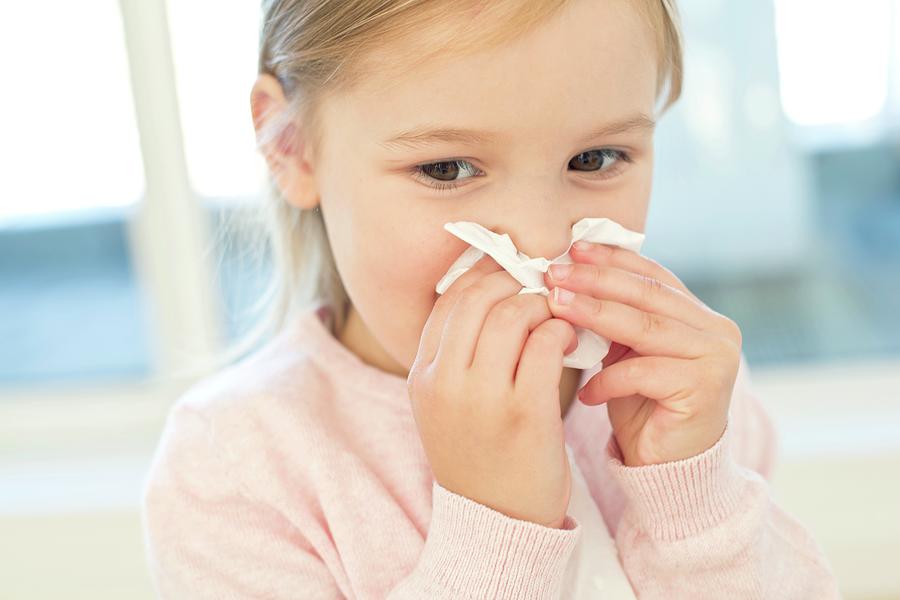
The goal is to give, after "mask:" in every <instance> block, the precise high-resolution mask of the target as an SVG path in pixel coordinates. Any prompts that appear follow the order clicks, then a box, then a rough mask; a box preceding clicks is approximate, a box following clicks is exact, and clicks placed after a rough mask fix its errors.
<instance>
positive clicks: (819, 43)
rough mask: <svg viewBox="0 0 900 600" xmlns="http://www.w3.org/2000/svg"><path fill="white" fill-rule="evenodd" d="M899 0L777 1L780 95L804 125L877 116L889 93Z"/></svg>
mask: <svg viewBox="0 0 900 600" xmlns="http://www.w3.org/2000/svg"><path fill="white" fill-rule="evenodd" d="M898 4H900V2H897V0H859V1H858V2H847V1H846V0H775V17H776V18H775V25H776V34H777V37H778V63H779V71H780V83H781V100H782V105H783V107H784V111H785V114H786V115H787V116H788V118H789V119H791V120H792V121H794V122H795V123H797V124H800V125H825V124H842V123H856V122H860V121H865V120H867V119H870V118H872V117H877V116H878V115H879V114H880V113H881V111H882V110H883V109H884V106H885V103H886V101H887V96H888V74H889V59H890V53H891V51H890V45H891V27H892V25H891V18H892V13H893V11H892V8H893V9H894V10H896V7H897V5H898Z"/></svg>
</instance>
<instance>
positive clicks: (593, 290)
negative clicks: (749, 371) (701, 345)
mask: <svg viewBox="0 0 900 600" xmlns="http://www.w3.org/2000/svg"><path fill="white" fill-rule="evenodd" d="M554 266H556V265H554ZM566 266H568V267H569V273H568V274H566V275H565V277H564V278H562V279H560V278H557V277H554V276H553V275H552V271H548V273H547V277H548V279H549V281H550V284H551V285H552V286H560V287H564V288H566V289H567V290H572V291H573V292H579V293H581V294H587V295H588V296H593V297H595V298H608V299H609V300H615V301H616V302H621V303H623V304H629V305H631V306H634V307H635V308H639V309H641V310H643V311H647V312H653V313H657V314H660V315H664V316H667V317H672V318H673V319H678V320H680V321H683V322H685V323H687V324H688V325H690V326H691V327H694V328H696V329H703V330H706V329H713V328H715V327H716V326H717V319H718V317H719V314H718V313H716V312H715V311H713V310H711V309H710V308H709V307H707V306H706V305H705V304H698V303H697V302H695V301H694V300H693V299H691V298H689V297H688V296H686V295H685V294H684V293H683V292H681V291H679V290H676V289H675V288H673V287H672V286H670V285H669V284H667V283H664V282H662V281H660V280H659V279H654V278H652V277H648V276H646V275H643V274H641V273H635V272H632V271H626V270H625V269H622V268H619V267H614V266H610V265H606V264H599V265H596V264H593V263H574V264H572V265H566Z"/></svg>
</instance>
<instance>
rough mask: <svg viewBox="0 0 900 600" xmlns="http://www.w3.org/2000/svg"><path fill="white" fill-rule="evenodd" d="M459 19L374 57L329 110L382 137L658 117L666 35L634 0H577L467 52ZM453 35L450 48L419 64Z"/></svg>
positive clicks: (574, 127) (576, 130)
mask: <svg viewBox="0 0 900 600" xmlns="http://www.w3.org/2000/svg"><path fill="white" fill-rule="evenodd" d="M463 14H466V13H463ZM467 18H471V15H470V14H467ZM459 24H460V22H459V21H456V22H453V21H447V22H445V23H433V24H430V25H428V26H423V28H422V29H421V31H420V32H418V33H417V34H415V35H413V36H410V37H408V38H407V39H404V40H397V41H396V42H393V43H390V44H385V45H384V46H382V47H380V48H379V49H377V50H375V51H373V52H371V53H369V54H368V55H367V58H366V60H365V62H364V63H360V67H361V69H360V70H361V73H362V76H361V78H360V79H359V80H358V81H356V82H355V83H354V84H353V88H352V92H353V93H342V94H338V95H337V96H336V98H335V100H336V102H326V103H325V106H326V112H328V109H327V107H329V106H330V107H331V109H332V110H333V111H335V114H336V116H339V118H340V119H342V120H343V121H344V122H345V124H347V125H351V126H353V125H357V126H359V127H361V128H364V129H365V131H366V136H367V137H372V138H377V139H379V140H381V139H386V138H387V137H389V136H390V135H391V134H393V133H395V132H396V131H398V130H402V129H405V128H408V127H410V126H414V125H420V124H422V123H426V122H428V123H431V122H433V123H439V124H441V125H455V126H460V127H471V128H477V129H487V130H491V131H496V132H499V133H504V132H505V133H508V134H510V135H522V136H526V135H535V136H549V135H553V136H557V137H558V136H560V135H565V134H567V133H569V132H571V133H572V135H573V136H576V137H580V136H581V135H583V133H584V127H596V126H597V125H598V124H600V123H602V122H604V121H606V120H610V121H611V120H615V119H617V118H621V117H626V116H630V115H633V114H635V113H644V114H647V115H652V114H653V113H654V106H655V101H656V92H657V90H656V84H657V68H658V65H657V56H658V54H657V48H656V36H655V33H654V32H653V31H651V29H650V27H649V25H648V24H647V22H646V21H645V20H644V19H643V18H642V16H641V14H640V13H639V12H637V11H636V10H635V9H634V8H633V7H632V6H631V5H630V3H629V2H628V1H627V0H572V1H571V2H568V3H566V5H565V6H563V7H562V8H561V9H560V10H559V11H557V12H556V13H554V14H553V15H551V16H549V17H548V18H547V19H546V20H544V21H543V22H541V23H539V24H538V25H537V26H535V27H534V28H532V29H531V30H529V31H527V32H525V33H523V34H520V35H518V36H514V37H512V39H509V40H506V41H503V42H502V43H501V44H500V45H496V44H494V45H490V46H488V47H485V48H479V47H478V46H475V47H473V48H472V49H468V48H467V49H466V50H465V51H464V52H457V51H454V47H453V43H452V39H450V38H451V37H452V36H453V35H454V34H455V33H456V32H457V31H458V29H457V28H458V27H459ZM464 26H465V24H464ZM485 27H490V24H488V25H486V26H485ZM448 40H449V45H448V47H447V52H446V53H437V54H435V55H434V56H429V57H428V59H427V60H425V61H421V60H416V57H419V56H422V49H423V48H424V49H427V48H435V47H437V46H440V45H442V44H444V43H448ZM411 57H412V59H413V60H410V58H411ZM538 139H540V138H538Z"/></svg>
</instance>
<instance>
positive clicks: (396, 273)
mask: <svg viewBox="0 0 900 600" xmlns="http://www.w3.org/2000/svg"><path fill="white" fill-rule="evenodd" d="M420 227H421V225H420ZM429 227H430V230H433V231H434V232H435V233H433V234H432V233H426V231H423V230H429ZM429 227H421V229H422V230H418V229H417V231H415V232H413V231H411V230H410V228H409V227H399V226H398V227H393V226H391V224H390V223H389V222H387V221H384V220H382V221H379V224H378V225H375V226H370V227H369V228H367V229H366V231H365V232H363V231H361V230H357V231H355V232H354V234H355V235H353V236H352V237H353V239H354V244H353V245H354V246H355V247H354V249H353V251H352V252H351V253H350V254H349V255H348V258H350V261H349V262H350V264H351V265H352V267H351V268H350V269H349V271H350V272H349V273H346V277H345V286H346V287H347V291H348V294H349V295H350V297H351V300H352V301H353V302H354V304H355V306H356V309H357V310H358V311H359V312H360V314H362V315H363V316H364V317H365V318H366V321H367V322H368V323H369V324H370V327H371V329H372V333H373V334H374V335H375V336H376V337H377V338H378V340H379V342H380V343H381V345H382V347H383V348H384V349H385V351H386V352H387V353H388V354H390V355H391V356H392V357H393V358H394V360H396V361H397V362H398V363H400V364H402V365H403V366H404V367H405V368H407V369H408V368H409V367H411V365H412V362H413V360H414V359H415V356H416V352H417V350H418V346H419V339H420V337H421V334H422V329H423V328H424V326H425V322H426V320H427V319H428V316H429V315H430V314H431V310H432V308H433V307H434V302H435V301H436V300H437V298H438V294H437V293H436V292H435V291H434V288H435V285H437V282H438V281H439V280H440V278H441V277H443V275H444V273H446V272H447V269H448V268H450V265H451V264H453V261H455V260H456V259H457V258H458V257H459V255H460V254H461V253H462V252H463V251H465V249H466V248H467V247H468V245H467V244H465V243H464V242H462V241H460V240H457V239H456V238H453V237H452V236H450V234H448V233H447V232H446V231H444V230H443V221H441V222H440V223H436V224H431V225H430V226H429ZM448 238H452V239H448Z"/></svg>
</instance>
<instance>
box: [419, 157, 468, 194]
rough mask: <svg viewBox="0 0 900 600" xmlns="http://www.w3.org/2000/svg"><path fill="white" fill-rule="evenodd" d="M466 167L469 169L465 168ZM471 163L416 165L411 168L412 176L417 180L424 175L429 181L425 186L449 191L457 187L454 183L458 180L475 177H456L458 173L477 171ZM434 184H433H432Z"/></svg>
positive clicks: (449, 161) (455, 162)
mask: <svg viewBox="0 0 900 600" xmlns="http://www.w3.org/2000/svg"><path fill="white" fill-rule="evenodd" d="M466 166H468V167H471V168H466ZM477 170H478V169H476V168H475V167H474V166H473V165H472V163H470V162H467V161H464V160H445V161H441V162H436V163H427V164H424V165H416V166H415V167H413V175H415V176H416V177H417V178H420V179H421V178H422V176H423V175H424V176H425V177H426V178H428V179H430V181H426V182H425V183H426V185H430V186H431V187H433V188H436V189H438V190H450V189H453V188H455V187H458V186H459V184H458V183H455V182H456V181H459V180H460V179H468V177H475V176H476V175H474V174H473V175H469V176H467V177H458V175H459V174H460V171H463V172H467V171H468V172H470V173H471V172H473V171H477ZM432 182H434V183H432ZM441 182H449V183H441Z"/></svg>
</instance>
